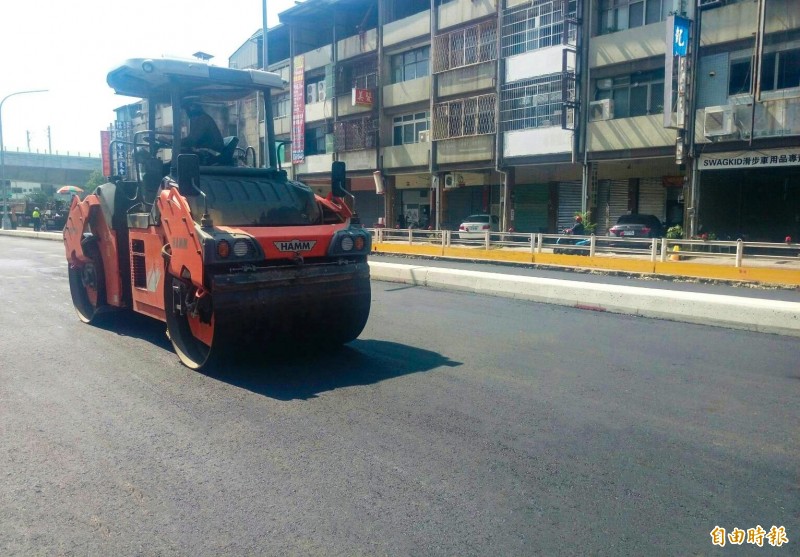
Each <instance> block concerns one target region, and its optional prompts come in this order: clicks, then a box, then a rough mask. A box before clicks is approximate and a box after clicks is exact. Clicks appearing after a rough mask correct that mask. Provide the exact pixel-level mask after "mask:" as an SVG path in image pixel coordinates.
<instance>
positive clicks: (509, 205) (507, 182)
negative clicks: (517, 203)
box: [500, 167, 516, 231]
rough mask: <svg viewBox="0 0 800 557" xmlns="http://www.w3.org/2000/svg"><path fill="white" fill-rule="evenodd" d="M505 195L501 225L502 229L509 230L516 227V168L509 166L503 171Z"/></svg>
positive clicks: (503, 197)
mask: <svg viewBox="0 0 800 557" xmlns="http://www.w3.org/2000/svg"><path fill="white" fill-rule="evenodd" d="M502 176H503V196H502V205H503V206H502V213H501V216H500V227H501V228H502V230H505V231H508V230H509V229H511V228H515V225H514V217H515V216H516V215H515V211H514V185H515V184H516V172H515V169H514V168H513V167H512V168H509V169H508V170H507V171H505V172H503V174H502Z"/></svg>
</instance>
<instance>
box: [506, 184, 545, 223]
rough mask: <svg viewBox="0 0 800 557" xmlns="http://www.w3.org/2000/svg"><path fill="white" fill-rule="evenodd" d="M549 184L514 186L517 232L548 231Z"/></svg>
mask: <svg viewBox="0 0 800 557" xmlns="http://www.w3.org/2000/svg"><path fill="white" fill-rule="evenodd" d="M549 201H550V188H549V186H548V185H547V184H534V185H527V186H521V185H516V186H514V229H515V230H516V231H517V232H547V207H548V203H549Z"/></svg>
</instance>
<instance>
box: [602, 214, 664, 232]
mask: <svg viewBox="0 0 800 557" xmlns="http://www.w3.org/2000/svg"><path fill="white" fill-rule="evenodd" d="M608 235H609V236H612V237H616V238H662V237H663V236H664V225H663V224H661V221H660V220H658V217H656V216H655V215H639V214H636V215H622V216H621V217H619V219H618V220H617V224H615V225H614V226H612V227H611V228H609V229H608Z"/></svg>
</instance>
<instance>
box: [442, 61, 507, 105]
mask: <svg viewBox="0 0 800 557" xmlns="http://www.w3.org/2000/svg"><path fill="white" fill-rule="evenodd" d="M496 79H497V63H496V62H495V61H492V62H486V63H484V64H478V65H475V66H466V67H463V68H457V69H455V70H450V71H448V72H444V73H441V74H439V79H438V84H439V92H438V95H439V96H440V97H448V96H451V95H462V94H465V93H472V92H475V91H481V90H483V89H494V87H495V83H496Z"/></svg>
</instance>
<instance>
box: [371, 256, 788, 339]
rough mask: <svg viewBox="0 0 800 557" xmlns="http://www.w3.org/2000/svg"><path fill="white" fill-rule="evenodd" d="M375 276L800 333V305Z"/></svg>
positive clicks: (408, 274)
mask: <svg viewBox="0 0 800 557" xmlns="http://www.w3.org/2000/svg"><path fill="white" fill-rule="evenodd" d="M369 265H370V273H371V275H372V278H373V279H374V280H379V281H386V282H397V283H403V284H413V285H416V286H428V287H431V288H439V289H443V290H457V291H460V292H472V293H475V294H485V295H489V296H500V297H504V298H513V299H518V300H528V301H532V302H540V303H546V304H556V305H562V306H569V307H574V308H579V309H589V310H595V311H608V312H612V313H621V314H627V315H640V316H642V317H653V318H658V319H668V320H671V321H680V322H684V323H697V324H701V325H713V326H718V327H728V328H732V329H742V330H746V331H756V332H761V333H773V334H779V335H787V336H796V337H800V303H796V302H784V301H777V300H762V299H752V298H740V297H737V296H723V295H719V294H700V293H696V292H679V291H674V290H661V289H651V288H642V287H636V286H619V285H610V284H596V283H584V282H575V281H567V280H558V279H547V278H537V277H524V276H509V275H502V274H499V273H487V272H483V271H466V270H459V269H441V268H434V267H420V266H416V265H403V264H398V263H378V262H370V264H369Z"/></svg>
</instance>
